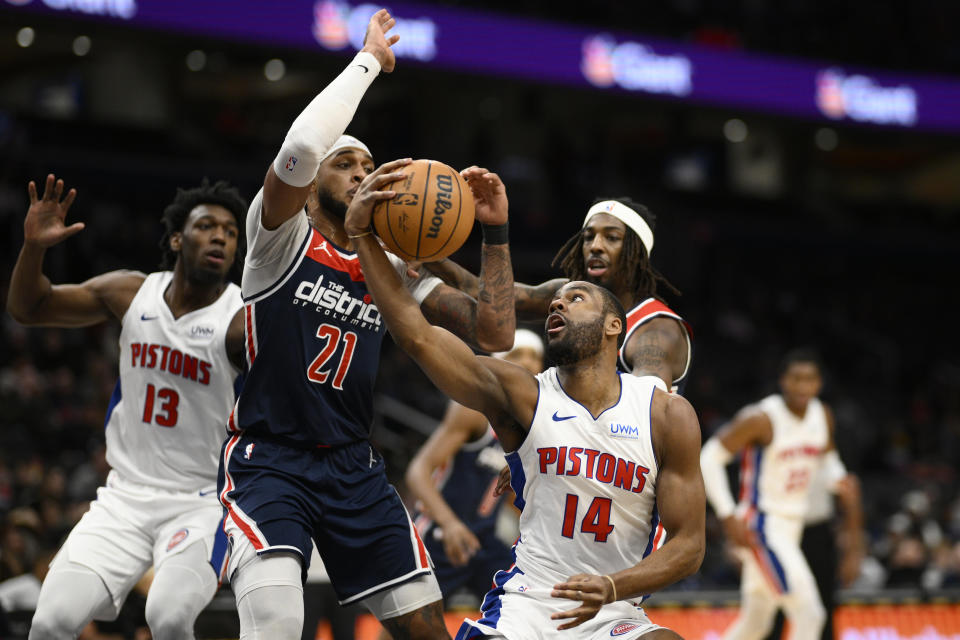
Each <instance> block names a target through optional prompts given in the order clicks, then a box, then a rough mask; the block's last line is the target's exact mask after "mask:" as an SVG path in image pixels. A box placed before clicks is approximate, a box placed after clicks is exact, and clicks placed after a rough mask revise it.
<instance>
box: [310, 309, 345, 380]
mask: <svg viewBox="0 0 960 640" xmlns="http://www.w3.org/2000/svg"><path fill="white" fill-rule="evenodd" d="M317 337H318V338H320V339H321V340H325V341H326V344H324V345H323V349H322V350H321V351H320V353H319V354H317V357H316V358H314V359H313V362H311V363H310V366H308V367H307V379H308V380H310V381H311V382H316V383H317V384H324V383H325V382H326V381H327V380H328V379H329V378H330V373H331V371H330V369H325V368H324V367H325V366H326V364H327V360H329V359H330V357H331V356H332V355H333V354H334V353H335V352H336V350H337V347H338V346H339V345H340V340H341V339H342V340H343V354H342V355H341V356H340V364H338V365H337V371H336V373H335V374H334V376H333V381H332V382H331V384H332V385H333V388H334V389H337V390H338V391H343V379H344V378H346V377H347V371H348V370H349V369H350V363H351V362H352V361H353V349H354V347H356V345H357V334H356V333H354V332H353V331H341V330H340V329H339V328H338V327H335V326H333V325H332V324H326V323H324V324H321V325H320V326H319V327H318V328H317Z"/></svg>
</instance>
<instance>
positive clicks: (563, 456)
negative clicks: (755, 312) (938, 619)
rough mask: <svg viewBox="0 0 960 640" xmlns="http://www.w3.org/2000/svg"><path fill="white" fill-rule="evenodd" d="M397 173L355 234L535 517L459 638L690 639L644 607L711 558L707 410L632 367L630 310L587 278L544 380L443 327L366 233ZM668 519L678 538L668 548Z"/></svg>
mask: <svg viewBox="0 0 960 640" xmlns="http://www.w3.org/2000/svg"><path fill="white" fill-rule="evenodd" d="M397 179H398V175H397V174H391V173H389V171H388V170H387V169H384V168H381V169H378V170H377V171H375V172H374V173H373V174H372V175H371V176H369V177H368V178H367V179H366V180H365V181H364V182H363V184H361V186H360V189H359V191H358V192H357V195H356V197H355V198H354V200H353V202H352V203H351V206H350V209H349V210H348V212H347V223H346V227H347V230H348V233H350V234H352V235H357V236H358V242H357V243H356V247H357V252H358V255H359V257H360V262H361V265H362V266H363V270H364V273H365V274H366V277H367V283H368V285H369V287H370V289H371V292H372V293H373V297H374V299H375V300H376V302H377V305H378V306H379V309H380V311H381V313H382V314H383V317H384V319H385V320H386V322H387V324H388V326H389V329H390V333H391V335H392V336H393V337H394V340H396V341H397V344H398V345H400V347H401V348H403V349H404V350H405V351H406V352H407V353H409V354H410V355H411V357H413V359H414V360H416V362H417V364H418V365H420V367H421V368H422V369H423V370H424V371H425V372H426V373H427V375H428V376H429V377H430V378H431V380H433V382H434V383H435V384H436V385H437V386H438V387H439V388H440V390H441V391H443V392H444V393H446V394H447V395H448V396H449V397H450V398H451V399H452V400H454V401H456V402H459V403H462V404H464V405H465V406H468V407H470V408H472V409H475V410H478V411H481V412H482V413H483V414H484V415H485V416H487V419H488V420H489V421H490V424H491V426H492V427H493V428H494V429H495V430H496V432H497V436H498V437H499V439H500V442H501V444H502V446H503V449H504V451H507V452H509V453H508V454H507V460H508V461H509V464H510V466H511V467H512V472H513V473H512V476H513V486H514V489H515V490H516V494H517V504H518V506H520V507H521V509H522V514H521V516H520V539H519V540H518V541H517V544H516V546H515V554H516V556H515V557H516V563H515V565H514V566H513V567H511V569H510V570H507V571H501V572H499V573H498V574H497V575H496V578H495V588H494V589H493V590H492V591H491V592H490V593H488V595H487V597H486V599H485V601H484V604H483V609H482V611H483V614H484V616H483V618H482V619H481V620H479V621H476V622H473V621H465V622H464V624H463V626H462V627H461V628H460V632H459V633H458V638H479V637H509V638H544V637H554V636H556V635H558V631H555V630H556V629H559V630H565V629H569V628H576V629H577V630H576V631H574V632H572V633H570V634H569V637H576V638H594V637H599V636H600V635H601V634H602V635H604V636H614V635H616V636H618V637H622V638H626V639H628V640H631V639H633V638H638V637H640V636H644V637H646V638H650V639H654V638H659V639H661V640H666V639H668V638H678V637H679V636H678V635H677V634H675V633H673V632H672V631H669V630H666V629H662V628H660V627H657V626H656V625H654V624H652V623H651V622H650V621H649V620H648V619H647V617H646V615H645V614H644V613H643V610H642V609H641V608H639V606H638V604H639V602H638V601H639V600H641V599H642V597H643V596H644V595H645V594H649V593H652V592H654V591H656V590H657V589H660V588H662V587H664V586H666V585H668V584H670V583H672V582H674V581H676V580H679V579H681V578H683V577H685V576H687V575H689V574H691V573H693V572H694V571H696V570H697V568H698V567H699V566H700V561H701V559H702V558H703V550H704V512H705V506H704V494H703V480H702V478H701V476H700V465H699V464H698V457H697V456H698V452H699V449H700V427H699V424H698V422H697V417H696V414H695V413H694V411H693V408H692V407H691V406H690V404H689V403H688V402H687V401H686V400H684V399H683V398H682V397H680V396H678V395H675V394H668V393H664V392H663V391H661V390H660V389H658V388H657V387H658V385H657V384H655V383H654V382H653V381H651V380H648V379H647V380H645V379H642V378H636V377H634V376H627V375H623V374H622V373H620V372H618V371H617V351H618V347H619V346H620V345H621V343H622V340H623V338H624V334H625V331H626V318H625V314H624V311H623V308H622V307H621V306H620V303H619V302H618V300H617V298H616V297H615V296H614V295H613V294H612V293H611V292H610V291H608V290H607V289H604V288H603V287H599V286H597V285H594V284H591V283H588V282H570V283H567V284H566V285H564V286H563V287H561V288H560V290H559V291H558V292H557V294H556V297H555V299H554V300H553V302H551V303H550V315H549V317H548V319H547V321H546V332H547V339H546V342H547V356H548V357H549V358H550V359H551V360H552V361H553V362H555V363H557V366H556V367H554V368H551V369H549V370H547V371H545V372H544V373H541V374H539V375H537V376H534V375H533V374H531V373H530V372H529V371H527V370H526V369H524V368H523V367H519V366H517V365H515V364H513V363H510V362H506V361H504V360H500V359H497V358H486V357H478V356H475V355H474V354H473V352H472V351H471V350H470V349H469V348H468V347H467V345H466V344H464V343H463V342H462V341H461V340H459V339H457V338H456V336H454V335H452V334H451V333H449V332H447V331H445V330H443V329H441V328H438V327H435V326H433V325H431V324H429V323H428V322H427V320H426V319H425V318H424V316H423V314H422V313H421V312H420V310H419V305H418V304H417V302H416V301H415V299H414V298H413V297H411V296H410V294H409V293H408V292H406V291H405V290H404V288H403V287H402V286H401V281H400V278H399V276H398V275H397V273H396V270H395V268H394V266H393V265H392V264H391V263H390V261H389V260H388V259H387V256H386V254H385V253H384V251H383V249H382V248H381V247H380V245H379V244H378V243H377V241H376V239H375V238H373V237H372V236H370V235H369V234H366V233H364V230H366V229H367V228H368V227H369V225H370V216H371V211H372V208H373V205H374V203H375V202H376V201H378V200H382V199H386V198H389V197H392V195H393V192H392V191H389V190H386V191H383V190H382V189H389V184H390V183H391V182H392V181H394V180H397ZM658 519H662V520H663V521H664V523H665V524H666V526H667V529H668V530H669V531H670V532H671V535H670V537H669V539H668V540H667V541H666V544H663V539H662V537H661V536H658V535H657V531H658V529H657V527H656V524H657V521H658ZM661 545H662V546H661ZM569 601H573V602H574V603H575V604H571V603H570V602H569ZM571 607H572V608H571ZM558 625H559V626H558ZM560 635H562V637H567V634H560Z"/></svg>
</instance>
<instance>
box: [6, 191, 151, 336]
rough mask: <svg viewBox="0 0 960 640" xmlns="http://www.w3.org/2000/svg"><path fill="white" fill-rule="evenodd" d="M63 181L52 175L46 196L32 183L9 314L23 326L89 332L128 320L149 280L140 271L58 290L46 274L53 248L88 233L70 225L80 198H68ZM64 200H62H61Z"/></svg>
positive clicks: (70, 193) (70, 195)
mask: <svg viewBox="0 0 960 640" xmlns="http://www.w3.org/2000/svg"><path fill="white" fill-rule="evenodd" d="M63 189H64V184H63V180H57V179H56V178H55V176H54V175H53V174H50V175H48V176H47V180H46V185H45V188H44V192H43V196H42V197H38V196H37V187H36V184H34V183H33V182H30V184H29V185H28V188H27V190H28V192H29V194H30V208H29V209H28V210H27V216H26V219H25V220H24V222H23V232H24V233H23V235H24V241H23V248H22V249H21V250H20V255H19V256H18V258H17V263H16V265H15V266H14V268H13V275H12V277H11V279H10V291H9V294H8V296H7V311H9V312H10V315H12V316H13V318H14V319H15V320H16V321H17V322H20V323H22V324H27V325H39V326H61V327H84V326H87V325H91V324H96V323H98V322H102V321H103V320H106V319H108V318H110V317H116V318H122V317H123V315H124V314H125V313H126V311H127V308H128V307H129V306H130V302H131V301H132V300H133V297H134V296H135V295H136V293H137V290H138V289H139V288H140V285H141V284H143V280H144V278H145V277H146V276H145V275H144V274H142V273H140V272H137V271H111V272H109V273H104V274H102V275H99V276H96V277H94V278H91V279H89V280H87V281H86V282H83V283H80V284H67V285H55V284H53V283H51V282H50V279H49V278H48V277H47V276H46V275H44V273H43V258H44V255H45V254H46V251H47V249H48V248H50V247H52V246H54V245H56V244H59V243H60V242H63V241H64V240H66V239H67V238H69V237H70V236H72V235H74V234H76V233H79V232H80V231H82V230H83V227H84V225H83V223H82V222H77V223H74V224H72V225H70V226H65V224H64V220H65V218H66V215H67V211H68V210H69V209H70V205H71V204H72V203H73V200H74V198H75V197H76V194H77V192H76V190H74V189H71V190H70V191H68V192H67V194H66V196H65V197H64V196H63ZM61 198H62V199H61Z"/></svg>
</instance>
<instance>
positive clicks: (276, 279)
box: [228, 193, 439, 447]
mask: <svg viewBox="0 0 960 640" xmlns="http://www.w3.org/2000/svg"><path fill="white" fill-rule="evenodd" d="M261 202H262V193H261V194H258V195H257V197H256V198H255V199H254V202H253V203H252V204H251V209H250V215H249V216H248V219H247V237H248V239H249V240H250V246H251V249H250V254H249V257H248V260H247V264H246V265H245V267H244V275H243V287H242V292H243V300H244V305H245V309H244V312H245V324H246V330H245V339H246V356H247V363H248V366H249V373H248V375H247V378H246V381H245V383H244V389H243V392H242V393H241V394H240V398H239V399H238V401H237V404H236V407H235V408H234V411H233V413H232V414H231V416H230V420H229V423H228V429H229V430H230V431H245V432H247V433H249V434H253V435H260V436H271V437H274V438H278V439H280V440H283V441H286V442H288V443H290V444H295V445H301V446H307V447H314V446H335V445H341V444H346V443H350V442H356V441H358V440H363V439H366V438H367V437H368V435H369V430H370V423H371V421H372V418H373V385H374V381H375V379H376V375H377V366H378V363H379V359H380V346H381V343H382V341H383V336H384V334H385V333H386V324H385V323H384V321H383V319H382V318H381V316H380V312H379V311H378V310H377V306H376V305H375V304H374V303H373V300H372V298H371V297H370V293H369V292H368V290H367V285H366V282H365V281H364V277H363V272H362V270H361V269H360V262H359V260H358V259H357V256H356V253H354V252H352V251H347V250H345V249H342V248H340V247H337V246H336V245H334V244H333V243H332V242H330V241H329V240H327V239H326V238H325V237H324V236H323V235H322V234H321V233H320V232H319V231H317V230H316V229H313V228H312V227H310V225H309V224H308V222H307V218H306V216H305V215H299V216H294V217H293V218H291V219H290V220H288V221H287V222H286V223H284V224H283V225H281V226H280V227H279V228H278V229H276V230H267V229H264V228H263V226H262V225H261V224H260V208H261ZM388 255H389V254H388ZM389 257H390V259H391V262H392V263H393V264H394V266H395V267H396V268H397V270H398V271H399V272H400V273H401V274H402V273H404V271H405V266H404V263H403V262H402V261H401V260H400V259H399V258H397V257H396V256H392V255H390V256H389ZM431 278H432V277H431ZM431 278H420V279H417V280H413V279H410V278H405V281H406V284H407V286H408V287H409V288H410V289H412V290H414V294H415V297H417V299H418V300H419V301H422V300H423V298H424V297H425V296H426V294H427V293H429V291H430V290H432V288H433V286H434V285H435V284H436V283H439V280H436V278H432V280H436V283H430V282H426V281H427V280H429V279H431Z"/></svg>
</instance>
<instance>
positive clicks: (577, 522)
mask: <svg viewBox="0 0 960 640" xmlns="http://www.w3.org/2000/svg"><path fill="white" fill-rule="evenodd" d="M537 380H538V382H539V385H540V397H539V399H538V402H537V408H536V412H535V414H534V417H533V422H532V424H531V425H530V431H529V432H528V433H527V437H526V439H525V440H524V442H523V444H522V445H521V446H520V448H519V449H517V450H516V451H514V452H511V453H509V454H507V463H508V464H509V466H510V473H511V483H512V485H513V488H514V491H515V492H516V494H517V506H518V507H520V509H521V510H522V512H521V514H520V540H519V541H518V542H517V545H516V558H517V567H518V568H519V569H520V570H521V571H523V572H524V573H525V574H528V575H529V576H531V577H532V578H538V579H540V580H542V581H544V582H546V583H547V584H552V583H554V582H559V581H562V580H565V579H566V578H567V577H569V576H571V575H574V574H576V573H583V572H586V573H597V574H608V573H614V572H616V571H620V570H622V569H625V568H627V567H631V566H633V565H635V564H636V563H638V562H640V560H642V559H643V558H645V557H646V556H648V555H649V554H650V553H652V552H653V551H654V550H655V549H657V548H658V547H660V546H662V544H663V538H664V537H665V536H664V534H663V527H661V526H659V517H658V515H657V508H656V485H657V462H656V459H655V457H654V451H653V441H652V437H651V435H652V434H651V431H650V407H651V404H652V401H653V394H654V392H655V389H656V387H655V386H654V385H653V384H652V383H650V382H648V381H646V380H644V379H641V378H637V377H634V376H631V375H627V374H620V399H619V401H618V402H617V404H615V405H614V406H612V407H610V408H608V409H606V410H605V411H604V412H603V413H601V414H600V415H599V416H598V417H596V418H594V417H593V416H592V415H591V414H590V412H589V411H588V410H587V408H586V407H584V406H583V405H581V404H580V403H579V402H577V401H576V400H574V399H573V398H571V397H570V396H568V395H567V394H566V392H565V391H564V390H563V387H562V386H561V384H560V380H559V378H558V377H557V370H556V368H551V369H548V370H546V371H544V372H543V373H540V374H539V375H538V376H537Z"/></svg>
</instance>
